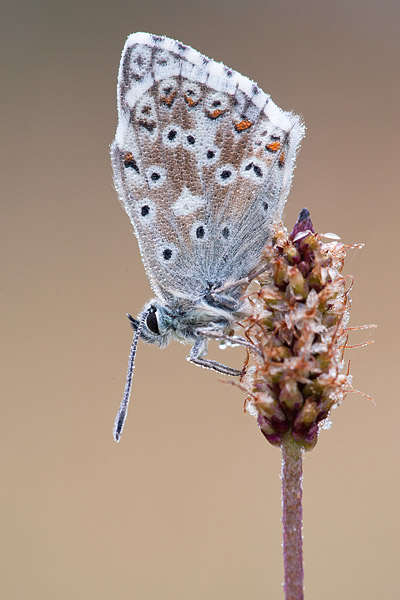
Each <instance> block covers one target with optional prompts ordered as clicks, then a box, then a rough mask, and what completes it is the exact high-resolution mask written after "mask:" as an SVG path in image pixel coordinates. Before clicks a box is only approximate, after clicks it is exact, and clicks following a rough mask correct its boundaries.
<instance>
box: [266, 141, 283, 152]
mask: <svg viewBox="0 0 400 600" xmlns="http://www.w3.org/2000/svg"><path fill="white" fill-rule="evenodd" d="M280 147H281V143H280V142H271V143H270V144H267V149H268V150H269V151H270V152H278V150H279V148H280Z"/></svg>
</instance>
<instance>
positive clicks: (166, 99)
mask: <svg viewBox="0 0 400 600" xmlns="http://www.w3.org/2000/svg"><path fill="white" fill-rule="evenodd" d="M174 100H175V92H172V94H170V95H169V96H161V102H164V104H166V105H167V106H171V105H172V104H173V102H174Z"/></svg>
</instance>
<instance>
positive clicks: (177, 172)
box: [112, 33, 304, 301]
mask: <svg viewBox="0 0 400 600" xmlns="http://www.w3.org/2000/svg"><path fill="white" fill-rule="evenodd" d="M118 97H119V108H118V110H119V122H118V129H117V133H116V138H115V141H114V143H113V146H112V160H113V168H114V179H115V184H116V188H117V191H118V193H119V196H120V199H121V201H122V203H123V205H124V207H125V210H126V212H127V213H128V215H129V216H130V218H131V220H132V222H133V225H134V228H135V233H136V235H137V237H138V240H139V246H140V250H141V254H142V258H143V262H144V265H145V268H146V271H147V274H148V276H149V279H150V283H151V285H152V287H153V290H154V292H155V293H156V294H157V295H158V296H159V297H160V298H161V299H163V300H165V301H168V300H172V299H176V298H187V299H191V300H194V299H195V298H198V297H201V296H203V295H204V292H205V290H206V289H207V287H209V286H210V285H213V286H218V285H223V284H224V283H226V282H227V281H229V280H232V281H235V280H239V279H241V278H242V277H246V276H248V275H249V274H250V273H251V272H253V271H255V270H256V269H257V266H258V264H259V261H260V257H261V252H262V249H263V247H264V246H265V244H266V242H267V240H268V237H269V234H270V230H271V223H272V222H273V221H274V220H275V219H276V218H277V217H278V216H279V215H280V214H281V212H282V210H283V206H284V203H285V200H286V196H287V193H288V191H289V187H290V182H291V177H292V173H293V168H294V162H295V156H296V151H297V148H298V145H299V142H300V140H301V138H302V136H303V133H304V128H303V126H302V124H301V122H300V120H299V118H298V117H297V116H295V115H293V114H292V113H288V112H283V111H282V110H281V109H279V108H278V107H277V106H276V105H275V104H274V103H273V102H272V100H270V98H269V96H268V95H267V94H265V93H264V92H262V90H260V89H259V88H258V87H257V86H256V85H255V84H254V83H253V82H251V81H250V80H249V79H247V78H246V77H243V76H242V75H240V74H239V73H237V72H235V71H232V70H230V69H228V68H227V67H225V66H224V65H222V64H221V63H217V62H215V61H212V60H209V59H207V58H206V57H204V56H203V55H201V54H200V53H199V52H197V51H195V50H193V49H192V48H190V47H188V46H184V45H182V44H180V43H178V42H175V41H174V40H170V39H168V38H164V37H158V36H153V35H151V34H146V33H136V34H132V35H131V36H130V37H129V38H128V40H127V42H126V44H125V48H124V51H123V55H122V60H121V67H120V72H119V93H118Z"/></svg>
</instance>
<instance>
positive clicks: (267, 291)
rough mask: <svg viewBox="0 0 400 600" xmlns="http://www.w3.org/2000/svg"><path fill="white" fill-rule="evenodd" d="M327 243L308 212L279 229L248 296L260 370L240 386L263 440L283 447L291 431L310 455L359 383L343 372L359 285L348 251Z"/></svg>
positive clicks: (248, 324)
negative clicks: (346, 272) (347, 267)
mask: <svg viewBox="0 0 400 600" xmlns="http://www.w3.org/2000/svg"><path fill="white" fill-rule="evenodd" d="M331 237H336V238H337V236H331ZM322 238H323V236H321V235H320V234H316V233H314V230H313V225H312V223H311V220H310V215H309V212H308V210H306V209H303V210H302V211H301V213H300V216H299V219H298V221H297V223H296V225H295V226H294V229H293V231H292V233H291V234H290V235H289V234H288V232H287V231H286V229H285V228H284V227H283V225H277V226H276V228H275V236H274V240H273V244H272V245H271V246H270V247H268V248H267V250H266V255H265V259H266V262H267V264H268V268H267V270H266V272H265V274H263V275H262V276H259V277H258V283H259V288H258V290H257V291H256V292H253V293H250V294H249V296H248V298H249V302H250V303H251V306H252V313H251V315H250V316H249V317H248V318H247V319H246V320H245V322H244V325H245V333H246V337H247V339H248V340H249V342H250V343H251V345H252V346H253V348H254V350H253V351H252V350H250V353H251V354H252V356H253V361H254V364H253V365H252V366H251V367H250V368H249V369H248V371H247V373H246V374H245V375H244V376H243V377H242V379H241V383H240V386H241V387H242V389H245V390H246V392H247V393H248V399H247V408H248V410H249V411H250V412H252V413H253V414H254V415H255V416H257V420H258V425H259V427H260V429H261V431H262V433H263V434H264V436H265V437H266V438H267V440H268V441H269V442H270V443H271V444H273V445H277V446H279V445H280V444H281V440H282V436H283V434H285V433H286V432H289V431H291V432H292V435H293V438H294V439H295V440H296V441H297V442H298V443H300V444H301V445H302V446H303V447H304V448H305V449H306V450H310V449H311V448H313V447H314V446H315V444H316V443H317V439H318V432H319V429H320V427H321V423H322V422H323V421H324V420H325V419H327V417H328V415H329V411H330V410H331V408H332V407H333V406H335V405H337V404H339V403H340V402H341V401H342V400H343V398H344V397H345V395H346V391H347V390H348V389H349V387H350V384H351V376H350V375H349V374H348V373H347V374H346V373H343V372H342V371H343V370H344V366H345V365H344V360H343V352H344V348H345V346H346V342H347V328H346V327H347V323H348V318H349V309H350V296H349V292H350V288H351V284H352V279H351V278H350V277H344V276H343V275H342V274H341V273H342V269H343V263H344V259H345V255H346V246H345V245H344V244H342V243H340V242H339V241H337V239H335V240H334V241H330V242H329V243H326V242H323V241H322Z"/></svg>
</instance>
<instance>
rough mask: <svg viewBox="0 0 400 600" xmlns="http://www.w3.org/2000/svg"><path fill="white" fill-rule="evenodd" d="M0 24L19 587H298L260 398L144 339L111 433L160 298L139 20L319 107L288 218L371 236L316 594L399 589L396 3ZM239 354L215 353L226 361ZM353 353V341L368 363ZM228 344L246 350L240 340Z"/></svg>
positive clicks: (99, 598)
mask: <svg viewBox="0 0 400 600" xmlns="http://www.w3.org/2000/svg"><path fill="white" fill-rule="evenodd" d="M1 10H2V14H1V18H0V21H1V23H0V27H1V37H0V39H1V46H2V48H1V63H2V75H1V101H2V103H3V106H2V109H1V115H2V127H1V131H2V152H3V157H2V159H1V166H2V168H3V171H4V172H3V175H2V182H3V183H2V187H3V193H2V217H1V226H2V232H1V245H2V248H1V256H2V261H1V262H2V269H1V303H2V307H1V315H2V318H3V322H2V325H1V338H2V344H1V347H2V349H1V352H2V355H1V367H2V377H1V382H2V388H3V389H2V393H1V406H2V416H1V426H0V427H1V433H0V444H1V458H2V490H1V496H0V515H1V516H0V532H1V534H0V547H1V549H0V570H1V574H0V597H1V598H4V599H7V600H25V599H27V600H31V599H34V600H36V599H40V600H58V599H60V600H61V599H63V600H64V599H66V600H109V599H110V598H113V599H115V600H125V599H131V598H135V599H136V598H137V599H140V600H142V599H143V600H153V599H161V598H162V599H163V600H187V599H189V598H190V599H191V600H200V599H201V600H203V599H204V598H210V599H217V598H218V599H221V600H228V599H229V600H242V599H243V598H246V599H247V598H251V599H260V600H261V599H263V598H273V599H275V598H276V599H279V598H282V587H281V581H282V577H283V569H282V558H281V522H280V518H281V514H280V502H281V501H280V479H279V474H280V454H279V451H278V450H277V449H275V448H273V447H272V446H270V445H269V444H267V442H266V441H265V440H264V438H263V437H262V435H261V434H260V433H259V431H258V429H257V426H256V423H255V421H254V420H253V419H252V418H251V417H250V416H249V415H245V414H243V410H242V405H243V395H242V394H241V393H240V392H239V391H238V390H236V389H234V388H232V387H231V386H226V385H222V384H221V383H219V382H218V379H219V378H218V375H216V374H213V373H211V372H207V371H205V370H202V369H198V368H196V367H194V366H192V365H190V364H188V363H187V362H186V361H185V356H186V354H187V352H188V348H185V347H183V346H179V345H177V344H174V345H172V346H170V347H169V348H168V349H167V350H164V351H160V350H159V349H157V348H153V347H149V346H145V345H144V344H141V345H140V347H139V354H138V358H137V370H136V374H135V382H134V402H133V405H132V407H131V410H130V413H129V419H128V422H127V425H126V428H125V430H124V436H123V439H122V442H121V443H120V444H119V445H116V444H115V443H114V441H113V438H112V425H113V421H114V417H115V413H116V410H117V407H118V405H119V401H120V398H121V393H122V390H123V385H124V379H125V369H126V364H127V359H128V352H129V346H130V342H131V331H130V328H129V326H128V322H127V320H126V318H125V316H124V315H125V313H126V312H128V311H129V312H132V313H133V314H136V313H137V312H139V310H140V309H141V307H142V305H143V304H144V302H145V301H147V299H148V298H149V297H150V294H151V291H150V288H149V285H148V283H147V280H146V277H145V274H144V270H143V268H142V265H141V262H140V258H139V253H138V249H137V244H136V240H135V238H134V236H133V234H132V232H131V225H130V223H129V220H128V218H127V216H126V215H125V213H124V212H123V210H122V208H121V207H120V206H119V204H118V202H117V199H116V194H115V192H114V190H113V186H112V175H111V167H110V161H109V154H108V147H109V144H110V142H111V140H112V138H113V135H114V130H115V126H116V76H117V69H118V64H119V58H120V53H121V50H122V47H123V44H124V41H125V38H126V36H127V35H128V34H130V33H131V32H134V31H138V30H139V31H140V30H143V31H151V32H152V33H157V34H166V35H168V36H171V37H174V38H177V39H179V40H181V41H183V42H185V43H187V44H190V45H192V46H193V47H194V48H196V49H198V50H200V51H201V52H203V53H205V54H207V55H208V56H211V57H213V58H215V59H217V60H221V61H223V62H224V63H226V64H227V65H229V66H230V67H233V68H235V69H237V70H239V71H240V72H242V73H244V74H246V75H247V76H249V77H251V78H252V79H254V80H256V81H257V82H258V83H259V85H260V86H261V87H262V88H263V89H264V90H265V91H267V92H268V93H270V94H271V95H272V97H273V99H274V101H275V102H276V103H277V104H279V106H281V107H282V108H284V109H292V110H294V111H296V112H298V113H302V114H303V116H304V119H305V121H306V124H307V127H308V129H307V137H306V139H305V141H304V143H303V146H302V150H301V152H300V155H299V158H298V167H297V169H296V173H295V178H294V186H293V188H292V192H291V194H290V198H289V203H288V206H287V210H286V223H287V224H288V226H290V225H292V224H293V222H294V220H295V219H296V217H297V214H298V212H299V210H300V209H301V208H302V207H303V206H307V207H308V208H309V209H310V211H311V215H312V218H313V221H314V224H315V227H316V229H317V230H319V231H334V232H336V233H337V234H339V235H341V236H342V239H343V240H344V241H345V242H348V243H352V242H365V243H366V247H365V249H363V250H362V251H354V252H352V253H350V255H349V259H348V262H347V266H346V272H347V273H352V274H353V275H354V276H355V285H354V292H353V311H352V323H351V324H352V325H354V326H355V325H357V324H358V325H360V324H364V323H371V322H376V323H378V324H379V329H377V330H374V331H372V332H360V333H357V334H354V336H353V338H352V341H353V342H354V343H357V342H361V341H365V340H369V339H374V340H375V345H372V346H369V347H367V348H365V349H362V350H353V351H349V353H348V357H351V358H352V372H353V374H354V386H355V388H357V389H359V390H362V391H364V392H366V393H368V394H370V395H371V396H373V397H374V398H375V401H376V406H375V407H374V406H372V404H371V402H370V401H369V400H368V399H366V398H365V397H363V396H361V395H357V394H349V395H348V397H347V399H346V401H345V402H344V404H343V405H342V406H341V407H340V408H339V409H338V410H336V411H334V413H333V415H332V420H333V428H332V429H331V430H330V431H328V432H323V433H322V434H321V437H320V441H319V443H318V445H317V447H316V449H315V450H314V451H313V452H312V453H310V454H307V456H306V459H305V463H304V484H305V489H304V527H305V530H304V552H305V584H306V598H307V600H317V599H318V600H320V599H322V598H323V599H325V600H331V599H337V598H340V599H346V600H347V599H358V598H362V599H363V600H370V599H371V600H372V599H374V600H375V599H377V598H385V599H387V600H389V599H390V600H392V599H393V600H395V599H399V598H400V590H399V583H398V571H399V541H398V540H399V538H400V531H399V529H400V528H399V516H398V514H399V498H398V495H399V490H400V480H399V441H398V440H399V417H400V403H399V383H398V381H399V327H398V322H399V297H400V284H399V242H398V234H399V225H400V203H399V194H398V176H399V136H400V127H399V123H400V121H399V102H400V94H399V92H400V81H399V56H400V35H399V28H400V5H399V3H398V1H396V2H395V1H391V0H383V1H382V0H375V1H374V0H365V1H364V2H362V1H358V2H357V1H355V0H350V1H349V0H347V1H344V0H340V1H336V2H326V1H324V0H320V1H317V0H315V1H310V2H309V1H307V0H306V1H304V2H297V1H296V0H291V1H289V2H288V1H281V2H272V1H270V0H247V1H246V2H238V1H236V0H220V1H219V2H211V1H209V0H203V1H202V2H190V1H189V2H188V1H186V2H184V1H183V0H170V1H169V2H165V1H162V0H159V1H155V0H146V1H143V2H138V1H136V0H132V1H130V2H124V1H122V0H115V1H113V2H101V1H98V0H97V1H96V2H95V1H83V2H77V1H71V2H54V1H51V0H43V1H39V0H37V1H34V0H32V1H27V0H21V1H19V2H11V1H10V2H6V3H3V6H2V9H1ZM219 352H220V351H219V350H218V349H215V350H213V356H215V357H217V356H218V354H219ZM350 353H351V354H350ZM222 358H223V359H224V360H225V361H226V362H228V363H230V364H236V365H240V364H241V361H242V358H243V352H242V351H241V350H240V349H237V350H235V351H233V350H230V351H225V354H223V355H222Z"/></svg>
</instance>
